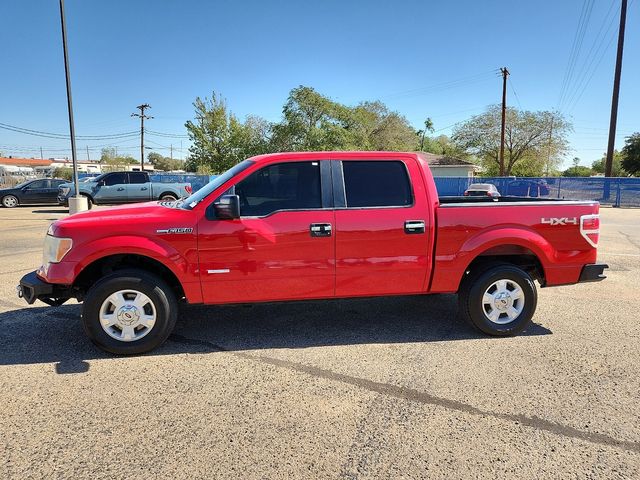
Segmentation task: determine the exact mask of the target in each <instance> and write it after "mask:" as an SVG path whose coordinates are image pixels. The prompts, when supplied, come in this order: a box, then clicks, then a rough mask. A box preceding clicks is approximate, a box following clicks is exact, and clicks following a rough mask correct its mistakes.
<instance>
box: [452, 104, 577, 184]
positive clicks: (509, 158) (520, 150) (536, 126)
mask: <svg viewBox="0 0 640 480" xmlns="http://www.w3.org/2000/svg"><path fill="white" fill-rule="evenodd" d="M500 129H501V108H500V106H498V105H494V106H492V107H489V108H488V109H487V111H486V112H485V113H482V114H480V115H476V116H473V117H471V119H470V120H467V121H466V122H464V123H463V124H461V125H459V126H457V127H456V128H455V129H454V132H453V137H452V138H453V141H454V143H455V144H456V145H457V146H458V147H459V148H460V149H462V150H465V151H466V152H467V153H470V154H472V155H475V156H476V157H477V158H478V159H479V160H480V162H481V164H482V166H483V167H484V168H485V173H488V174H496V173H498V171H499V166H500V158H499V153H500ZM571 129H572V127H571V124H570V123H569V122H568V121H567V120H566V119H565V118H564V117H563V116H562V115H561V114H559V113H558V112H547V111H539V112H530V111H523V110H518V109H515V108H508V109H507V112H506V126H505V148H504V150H505V152H504V153H505V155H504V168H505V175H512V174H517V173H518V172H521V171H528V172H531V173H535V174H537V175H541V174H542V173H543V172H544V170H545V169H547V168H550V167H553V165H556V164H559V162H560V160H561V158H562V155H563V154H565V153H566V151H567V150H568V142H567V134H568V132H569V131H571ZM547 158H549V159H550V160H551V161H550V162H549V163H551V165H547V164H548V162H547Z"/></svg>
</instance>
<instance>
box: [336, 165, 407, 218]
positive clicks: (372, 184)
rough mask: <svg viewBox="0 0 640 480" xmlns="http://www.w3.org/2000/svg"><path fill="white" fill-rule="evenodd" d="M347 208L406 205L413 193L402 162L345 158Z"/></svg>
mask: <svg viewBox="0 0 640 480" xmlns="http://www.w3.org/2000/svg"><path fill="white" fill-rule="evenodd" d="M342 171H343V174H344V188H345V195H346V200H347V208H367V207H406V206H410V205H412V204H413V194H412V191H411V183H410V181H409V174H408V173H407V167H406V165H405V164H404V163H403V162H401V161H351V162H350V161H343V162H342Z"/></svg>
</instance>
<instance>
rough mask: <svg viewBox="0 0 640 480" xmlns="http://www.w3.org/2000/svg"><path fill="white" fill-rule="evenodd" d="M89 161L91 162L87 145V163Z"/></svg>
mask: <svg viewBox="0 0 640 480" xmlns="http://www.w3.org/2000/svg"><path fill="white" fill-rule="evenodd" d="M89 161H91V160H90V159H89V145H87V162H89Z"/></svg>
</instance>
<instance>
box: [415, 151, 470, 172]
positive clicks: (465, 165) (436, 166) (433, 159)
mask: <svg viewBox="0 0 640 480" xmlns="http://www.w3.org/2000/svg"><path fill="white" fill-rule="evenodd" d="M420 156H421V157H422V158H424V159H425V160H426V161H427V163H428V164H429V168H430V169H431V173H432V174H433V176H434V177H469V178H472V177H473V176H474V175H475V173H476V172H477V171H478V170H479V169H480V167H478V166H477V165H474V164H473V163H471V162H467V161H465V160H460V159H459V158H454V157H448V156H446V155H436V154H435V153H424V152H420Z"/></svg>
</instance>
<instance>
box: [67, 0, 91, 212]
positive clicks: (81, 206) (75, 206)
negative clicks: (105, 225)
mask: <svg viewBox="0 0 640 480" xmlns="http://www.w3.org/2000/svg"><path fill="white" fill-rule="evenodd" d="M60 23H61V24H62V50H63V52H64V73H65V76H66V80H67V109H68V110H69V132H70V134H71V161H72V163H73V186H74V188H75V194H74V196H73V197H69V213H71V214H74V213H76V212H79V211H82V210H87V208H88V205H87V199H86V198H85V197H83V196H81V195H80V191H79V187H78V160H77V156H76V132H75V128H74V125H73V103H72V101H71V76H70V74H69V54H68V52H67V27H66V23H65V16H64V0H60Z"/></svg>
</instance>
